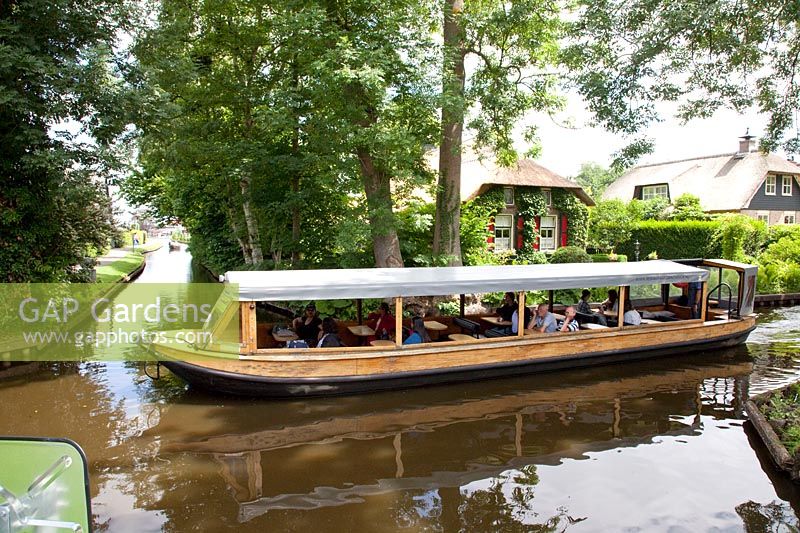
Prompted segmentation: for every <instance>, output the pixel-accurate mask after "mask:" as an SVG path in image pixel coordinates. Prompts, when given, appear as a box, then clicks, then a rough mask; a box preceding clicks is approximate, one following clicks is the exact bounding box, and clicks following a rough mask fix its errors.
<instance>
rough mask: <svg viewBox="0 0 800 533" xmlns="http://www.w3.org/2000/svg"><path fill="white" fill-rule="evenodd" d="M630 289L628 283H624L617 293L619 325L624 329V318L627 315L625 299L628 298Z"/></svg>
mask: <svg viewBox="0 0 800 533" xmlns="http://www.w3.org/2000/svg"><path fill="white" fill-rule="evenodd" d="M629 291H630V287H628V286H627V285H622V286H620V288H619V293H618V294H617V327H618V328H620V329H622V326H623V321H624V320H623V319H624V317H625V301H626V300H628V297H629V295H628V292H629Z"/></svg>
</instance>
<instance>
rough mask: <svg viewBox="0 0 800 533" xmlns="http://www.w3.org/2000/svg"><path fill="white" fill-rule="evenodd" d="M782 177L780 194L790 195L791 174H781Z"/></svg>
mask: <svg viewBox="0 0 800 533" xmlns="http://www.w3.org/2000/svg"><path fill="white" fill-rule="evenodd" d="M781 178H783V183H782V184H781V185H782V187H781V195H782V196H791V195H792V177H791V176H781Z"/></svg>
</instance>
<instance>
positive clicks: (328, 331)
mask: <svg viewBox="0 0 800 533" xmlns="http://www.w3.org/2000/svg"><path fill="white" fill-rule="evenodd" d="M319 329H320V332H319V342H317V348H337V347H339V346H344V343H343V342H342V339H340V338H339V335H338V333H336V332H337V327H336V320H334V318H333V317H330V316H326V317H325V318H324V319H323V320H322V324H320V326H319Z"/></svg>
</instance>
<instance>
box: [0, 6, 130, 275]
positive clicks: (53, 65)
mask: <svg viewBox="0 0 800 533" xmlns="http://www.w3.org/2000/svg"><path fill="white" fill-rule="evenodd" d="M123 7H124V3H123V2H121V1H119V0H98V1H97V2H72V1H69V0H11V1H4V2H0V64H2V65H3V66H2V69H0V281H3V282H20V281H41V282H46V281H62V280H67V279H70V278H72V277H73V272H74V271H73V268H72V267H73V266H74V265H77V264H79V263H80V262H81V260H82V259H83V257H84V256H85V255H86V254H87V252H88V250H89V248H95V249H102V248H104V247H105V246H106V245H107V243H108V239H109V238H110V237H111V236H112V235H113V233H114V228H113V223H112V219H111V210H110V206H109V199H108V197H107V195H106V193H105V180H107V179H108V180H110V179H111V178H112V174H111V168H110V167H109V159H108V157H107V156H108V155H109V153H110V152H109V151H108V150H107V149H106V148H107V147H108V146H109V144H110V143H111V142H112V141H113V140H114V138H115V134H116V133H117V132H118V131H120V126H119V123H118V122H117V120H116V119H117V118H118V117H116V115H115V112H116V106H117V104H119V99H120V94H119V90H118V87H117V86H116V85H115V81H114V80H115V74H114V71H113V67H112V64H113V63H112V60H113V56H112V53H111V50H110V45H109V44H108V43H111V42H113V40H114V37H115V32H116V31H117V30H118V29H119V27H120V21H122V20H124V14H123ZM65 123H68V124H71V125H72V126H74V127H72V130H76V129H82V131H83V132H85V133H89V134H94V136H95V139H96V142H97V144H94V145H90V144H86V143H81V142H79V139H77V138H75V137H74V136H73V135H72V134H71V133H69V132H68V131H66V129H67V128H63V125H64V124H65ZM56 125H59V126H62V128H60V131H61V133H60V134H56V132H55V130H53V127H54V126H56ZM73 133H74V131H73Z"/></svg>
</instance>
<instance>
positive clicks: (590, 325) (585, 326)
mask: <svg viewBox="0 0 800 533" xmlns="http://www.w3.org/2000/svg"><path fill="white" fill-rule="evenodd" d="M581 329H608V326H604V325H602V324H594V323H592V322H586V323H585V324H581Z"/></svg>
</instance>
